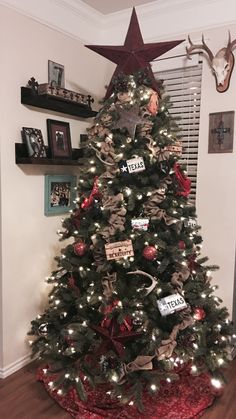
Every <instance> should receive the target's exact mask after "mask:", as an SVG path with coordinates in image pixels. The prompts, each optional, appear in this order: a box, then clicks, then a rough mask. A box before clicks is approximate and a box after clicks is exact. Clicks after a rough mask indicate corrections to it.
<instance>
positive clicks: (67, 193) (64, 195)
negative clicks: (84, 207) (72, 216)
mask: <svg viewBox="0 0 236 419" xmlns="http://www.w3.org/2000/svg"><path fill="white" fill-rule="evenodd" d="M76 184H77V177H76V176H75V175H45V192H44V214H45V215H59V214H65V213H67V212H69V211H70V210H73V209H74V208H75V206H76V204H75V199H76Z"/></svg>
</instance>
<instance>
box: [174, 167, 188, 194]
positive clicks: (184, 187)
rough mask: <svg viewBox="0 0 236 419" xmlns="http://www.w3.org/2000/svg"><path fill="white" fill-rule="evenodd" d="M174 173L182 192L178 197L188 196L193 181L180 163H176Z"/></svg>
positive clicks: (179, 192)
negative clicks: (186, 174)
mask: <svg viewBox="0 0 236 419" xmlns="http://www.w3.org/2000/svg"><path fill="white" fill-rule="evenodd" d="M174 172H175V176H176V178H177V182H178V185H179V187H180V190H179V191H178V192H177V195H181V196H188V195H189V194H190V191H191V180H190V179H189V178H188V177H187V176H185V174H184V173H183V172H182V170H181V167H180V165H179V164H178V163H175V165H174Z"/></svg>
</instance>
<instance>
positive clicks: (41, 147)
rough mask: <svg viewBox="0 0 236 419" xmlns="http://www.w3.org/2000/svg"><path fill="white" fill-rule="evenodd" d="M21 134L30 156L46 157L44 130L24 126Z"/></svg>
mask: <svg viewBox="0 0 236 419" xmlns="http://www.w3.org/2000/svg"><path fill="white" fill-rule="evenodd" d="M21 136H22V141H23V143H24V144H25V145H26V147H27V151H28V156H29V157H33V158H42V157H46V147H45V144H44V141H43V135H42V131H41V130H40V129H37V128H28V127H23V128H22V131H21Z"/></svg>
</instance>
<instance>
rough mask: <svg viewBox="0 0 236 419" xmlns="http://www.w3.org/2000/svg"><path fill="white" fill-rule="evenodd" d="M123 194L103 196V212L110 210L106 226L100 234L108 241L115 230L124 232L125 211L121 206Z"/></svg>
mask: <svg viewBox="0 0 236 419" xmlns="http://www.w3.org/2000/svg"><path fill="white" fill-rule="evenodd" d="M122 203H123V194H122V193H119V194H117V195H113V196H104V197H103V200H102V205H103V208H104V210H110V212H111V216H110V218H109V220H108V226H106V227H104V228H103V229H102V230H101V231H100V234H101V236H102V237H103V238H104V239H105V240H106V241H109V239H110V237H111V236H114V234H115V233H116V231H117V230H119V231H124V229H125V227H124V224H125V214H126V209H125V208H124V207H123V206H122Z"/></svg>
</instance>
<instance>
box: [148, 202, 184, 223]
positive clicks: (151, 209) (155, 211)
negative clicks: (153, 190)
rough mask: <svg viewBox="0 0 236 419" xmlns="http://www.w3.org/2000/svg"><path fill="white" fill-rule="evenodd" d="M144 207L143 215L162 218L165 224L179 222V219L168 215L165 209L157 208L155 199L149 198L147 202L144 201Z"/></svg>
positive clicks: (157, 218) (156, 218) (155, 218)
mask: <svg viewBox="0 0 236 419" xmlns="http://www.w3.org/2000/svg"><path fill="white" fill-rule="evenodd" d="M143 207H144V211H143V213H144V215H146V216H148V217H150V218H151V219H153V220H162V219H163V220H164V221H165V223H166V225H168V226H169V225H172V224H176V223H177V222H179V221H180V220H178V219H176V218H173V217H171V215H168V214H167V213H166V211H165V210H163V209H161V208H159V207H158V206H157V205H156V202H155V199H154V201H153V200H152V197H151V199H149V200H148V201H147V202H145V204H144V205H143Z"/></svg>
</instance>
